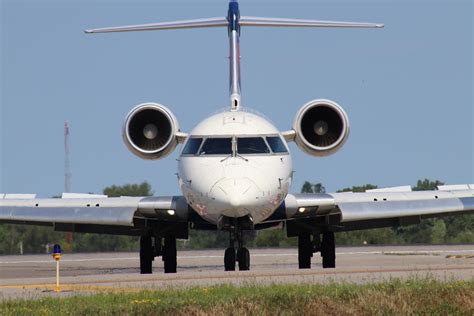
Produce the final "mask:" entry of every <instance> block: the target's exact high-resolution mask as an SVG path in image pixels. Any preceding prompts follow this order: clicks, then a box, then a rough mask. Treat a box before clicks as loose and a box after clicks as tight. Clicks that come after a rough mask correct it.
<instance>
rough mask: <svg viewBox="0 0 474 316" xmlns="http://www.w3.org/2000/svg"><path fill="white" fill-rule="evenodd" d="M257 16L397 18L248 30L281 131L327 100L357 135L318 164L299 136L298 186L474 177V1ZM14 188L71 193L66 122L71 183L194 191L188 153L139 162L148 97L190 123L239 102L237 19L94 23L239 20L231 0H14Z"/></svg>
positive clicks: (247, 99) (313, 7) (0, 173)
mask: <svg viewBox="0 0 474 316" xmlns="http://www.w3.org/2000/svg"><path fill="white" fill-rule="evenodd" d="M240 7H241V14H242V15H250V16H269V17H288V18H314V19H326V20H347V21H361V22H381V23H385V25H386V27H385V28H384V29H378V30H373V29H295V28H292V29H282V28H243V29H242V36H241V54H242V93H243V95H242V101H243V105H244V106H247V107H251V108H254V109H256V110H258V111H259V112H262V113H264V114H265V115H266V116H267V117H268V118H269V119H271V120H272V121H273V122H274V124H275V125H276V126H277V127H278V128H279V129H281V130H287V129H290V128H291V125H292V121H293V117H294V115H295V114H296V112H297V110H298V109H299V108H300V107H301V106H302V105H303V104H304V103H306V102H307V101H309V100H311V99H316V98H328V99H332V100H335V101H336V102H338V103H339V104H341V105H342V106H343V107H344V109H345V110H346V111H347V113H348V115H349V119H350V122H351V135H350V137H349V140H348V142H347V143H346V145H345V146H344V147H343V148H342V149H341V150H340V151H339V152H337V153H336V154H335V155H333V156H329V157H325V158H316V157H312V156H309V155H306V154H304V153H302V152H301V151H300V150H299V149H298V148H297V147H296V146H295V145H294V144H292V145H291V146H290V149H291V151H292V154H293V156H294V169H295V171H296V172H295V179H294V180H295V181H294V184H293V191H299V190H300V188H301V185H302V183H303V182H304V180H309V181H311V182H322V183H323V184H324V185H325V186H326V188H327V189H328V190H329V191H334V190H336V189H339V188H342V187H345V186H350V185H357V184H365V183H373V184H376V185H379V186H398V185H407V184H411V185H413V184H415V182H416V180H417V179H420V178H430V179H439V180H442V181H445V182H447V183H451V184H455V183H474V166H473V165H474V159H473V155H474V153H473V151H474V144H473V137H474V136H473V134H474V131H473V122H474V118H473V34H472V33H473V22H472V20H473V4H472V1H470V0H465V1H461V0H455V1H453V0H445V1H420V0H418V1H388V0H380V1H375V0H373V1H348V0H347V1H333V0H331V1H329V0H327V1H293V0H292V1H254V0H252V1H250V0H247V1H245V0H242V1H241V2H240ZM0 8H1V16H0V25H1V50H0V53H1V91H0V94H1V113H0V115H1V121H0V124H1V128H0V151H1V152H0V192H5V193H20V192H21V193H38V194H39V195H40V196H43V197H48V196H52V195H55V194H58V193H60V192H62V191H63V187H64V179H63V177H64V171H63V170H64V162H63V161H64V149H63V125H64V121H65V120H68V121H69V123H70V128H71V136H70V151H71V155H70V160H71V169H72V174H73V176H72V191H74V192H95V193H99V192H101V190H102V189H103V188H104V187H106V186H108V185H111V184H125V183H137V182H141V181H144V180H146V181H148V182H149V183H150V184H151V185H152V186H153V189H154V191H155V194H157V195H169V194H179V189H178V186H177V181H176V175H175V173H176V167H177V165H176V158H177V154H178V151H179V150H180V147H179V148H178V150H177V151H176V152H175V153H174V154H173V155H171V156H169V157H167V158H165V159H163V160H156V161H145V160H141V159H140V158H138V157H135V156H134V155H132V154H131V153H130V152H128V150H127V148H126V147H125V145H124V144H123V142H122V138H121V128H122V123H123V119H124V117H125V115H126V114H127V112H128V111H129V110H130V109H131V108H132V107H133V106H134V105H136V104H139V103H143V102H146V101H154V102H158V103H161V104H164V105H166V106H167V107H169V108H170V109H171V110H172V111H173V112H174V114H175V115H176V117H177V118H178V120H179V122H180V125H181V129H182V130H183V131H190V130H191V129H192V128H193V127H194V126H195V125H196V124H197V123H198V122H199V121H200V120H202V119H204V118H205V117H206V116H207V115H209V114H211V113H213V112H215V111H217V110H219V109H222V108H224V107H227V106H228V103H229V102H228V64H227V63H228V59H227V56H228V40H227V31H226V29H224V28H214V29H196V30H175V31H159V32H156V31H155V32H139V33H118V34H102V35H101V34H99V35H85V34H84V33H83V30H84V29H86V28H94V27H105V26H118V25H127V24H141V23H151V22H159V21H170V20H178V19H192V18H203V17H215V16H225V14H226V10H227V1H224V0H221V1H190V0H189V1H175V0H174V1H143V0H141V1H132V0H128V1H123V0H122V1H106V0H103V1H59V0H57V1H39V0H35V1H33V0H29V1H25V0H1V7H0Z"/></svg>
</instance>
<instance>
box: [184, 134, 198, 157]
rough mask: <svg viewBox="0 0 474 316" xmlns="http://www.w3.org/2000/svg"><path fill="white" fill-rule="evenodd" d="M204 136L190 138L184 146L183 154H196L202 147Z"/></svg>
mask: <svg viewBox="0 0 474 316" xmlns="http://www.w3.org/2000/svg"><path fill="white" fill-rule="evenodd" d="M201 143H202V138H190V139H188V142H187V143H186V145H185V146H184V149H183V152H182V155H196V154H197V152H198V150H199V147H201Z"/></svg>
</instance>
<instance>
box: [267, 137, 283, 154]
mask: <svg viewBox="0 0 474 316" xmlns="http://www.w3.org/2000/svg"><path fill="white" fill-rule="evenodd" d="M267 142H268V145H270V147H271V148H272V151H273V152H274V153H287V152H288V149H286V146H285V144H284V143H283V141H282V140H281V138H280V137H278V136H268V137H267Z"/></svg>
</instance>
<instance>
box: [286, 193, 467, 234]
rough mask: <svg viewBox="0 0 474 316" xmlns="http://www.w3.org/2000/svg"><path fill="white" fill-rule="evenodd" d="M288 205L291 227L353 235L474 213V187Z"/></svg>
mask: <svg viewBox="0 0 474 316" xmlns="http://www.w3.org/2000/svg"><path fill="white" fill-rule="evenodd" d="M408 188H409V187H408ZM284 204H285V213H286V214H285V215H286V218H287V219H289V221H288V224H289V226H292V225H293V224H291V220H295V222H299V223H302V224H303V225H306V226H308V225H309V226H311V227H312V228H315V229H316V228H318V227H319V226H320V227H325V228H326V229H329V230H332V231H349V230H359V229H366V228H377V227H389V226H398V225H404V224H416V223H419V222H420V220H421V219H422V218H430V217H438V216H445V215H458V214H463V213H468V212H474V185H473V184H471V185H454V186H439V187H438V190H434V191H411V188H409V190H407V187H398V188H389V189H376V190H369V191H367V192H364V193H352V192H346V193H331V194H294V195H288V196H287V198H286V199H285V203H284Z"/></svg>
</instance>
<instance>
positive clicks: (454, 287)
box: [0, 278, 474, 315]
mask: <svg viewBox="0 0 474 316" xmlns="http://www.w3.org/2000/svg"><path fill="white" fill-rule="evenodd" d="M31 314H34V315H108V314H114V315H142V314H146V315H163V314H172V315H228V314H234V315H275V314H278V315H353V314H364V315H367V314H369V315H373V314H384V315H385V314H389V315H390V314H392V315H400V314H450V315H452V314H456V315H459V314H461V315H462V314H464V315H473V314H474V279H473V280H471V281H450V282H440V281H436V280H433V279H429V278H427V279H411V280H408V281H401V280H398V279H394V280H392V281H389V282H385V283H375V284H366V285H356V284H343V283H342V284H341V283H331V284H326V285H320V284H308V285H306V284H301V285H269V286H259V285H246V286H242V287H236V286H231V285H220V286H211V287H200V288H191V289H168V290H144V291H141V292H135V293H126V292H114V293H112V292H111V293H101V294H95V295H90V296H86V295H80V296H74V297H69V298H62V299H59V298H42V299H37V300H18V299H17V300H8V301H3V302H0V315H31Z"/></svg>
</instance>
